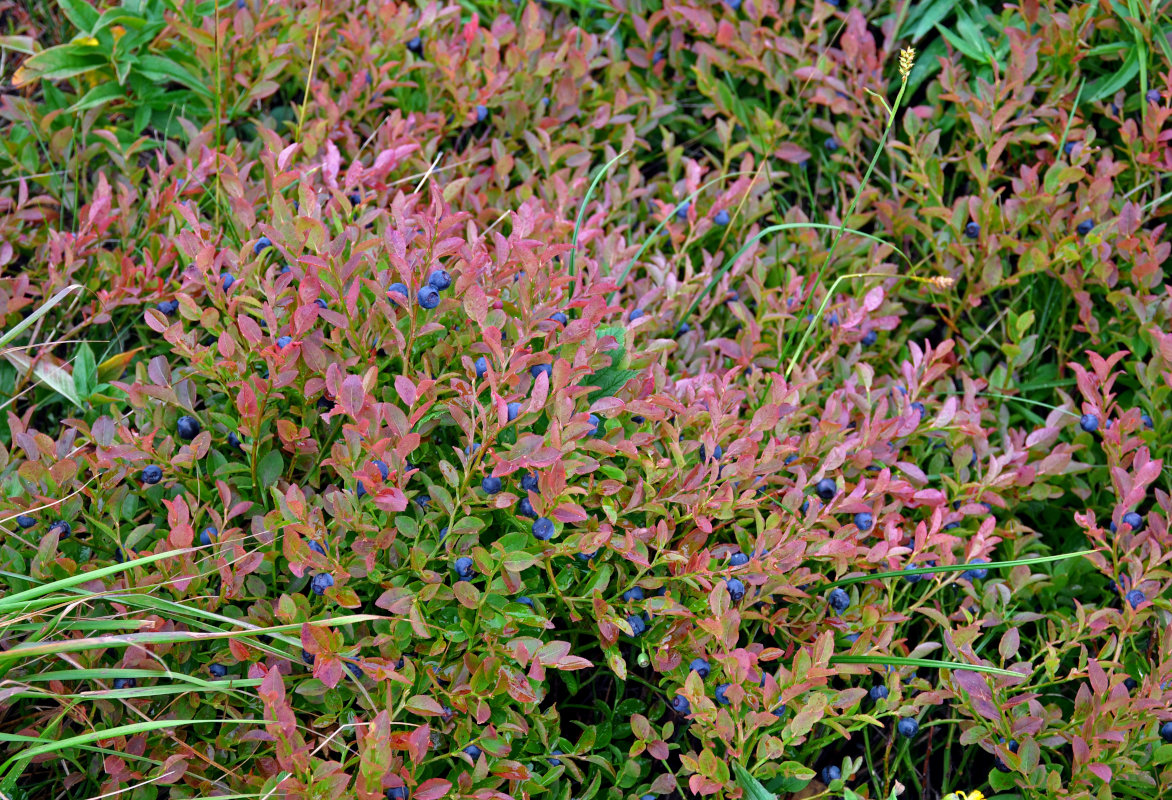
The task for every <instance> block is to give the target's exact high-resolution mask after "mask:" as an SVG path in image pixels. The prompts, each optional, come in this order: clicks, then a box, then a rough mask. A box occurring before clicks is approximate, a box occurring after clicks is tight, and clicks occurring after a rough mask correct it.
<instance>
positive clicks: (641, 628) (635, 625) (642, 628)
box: [627, 614, 647, 638]
mask: <svg viewBox="0 0 1172 800" xmlns="http://www.w3.org/2000/svg"><path fill="white" fill-rule="evenodd" d="M627 624H628V625H630V626H631V635H632V636H634V637H635V638H639V637H640V636H642V635H643V634H644V633H646V632H647V623H646V622H644V621H643V618H642V617H640V616H639V615H638V614H635V615H632V616H629V617H627Z"/></svg>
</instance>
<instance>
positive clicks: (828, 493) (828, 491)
mask: <svg viewBox="0 0 1172 800" xmlns="http://www.w3.org/2000/svg"><path fill="white" fill-rule="evenodd" d="M814 492H815V493H817V495H818V496H819V497H820V498H822V501H823V502H827V503H828V502H830V501H831V500H833V499H834V495H836V494H838V484H837V483H835V482H834V478H823V479H822V480H820V481H818V485H817V486H815V487H814Z"/></svg>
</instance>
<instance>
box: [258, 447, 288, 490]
mask: <svg viewBox="0 0 1172 800" xmlns="http://www.w3.org/2000/svg"><path fill="white" fill-rule="evenodd" d="M284 469H285V459H283V458H281V452H280V451H279V450H270V451H269V452H267V453H265V456H264V458H262V459H261V460H260V463H259V464H257V465H256V479H257V480H258V481H260V485H261V486H272V485H273V484H274V483H276V482H277V478H279V477H281V473H282V472H283V471H284Z"/></svg>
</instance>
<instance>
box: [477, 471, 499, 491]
mask: <svg viewBox="0 0 1172 800" xmlns="http://www.w3.org/2000/svg"><path fill="white" fill-rule="evenodd" d="M480 488H481V489H483V490H484V492H485V494H496V493H497V492H499V491H500V490H501V479H500V478H497V477H494V476H492V475H486V476H484V480H482V481H481V482H480Z"/></svg>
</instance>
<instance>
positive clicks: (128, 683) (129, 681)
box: [114, 678, 138, 689]
mask: <svg viewBox="0 0 1172 800" xmlns="http://www.w3.org/2000/svg"><path fill="white" fill-rule="evenodd" d="M136 686H138V680H137V679H135V678H115V679H114V688H115V689H133V688H134V687H136Z"/></svg>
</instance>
